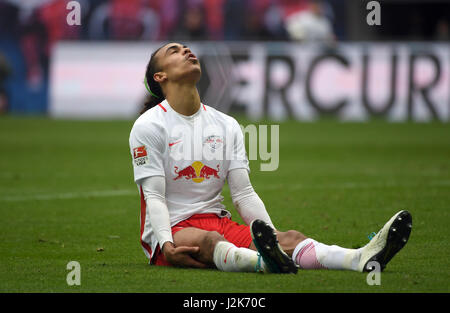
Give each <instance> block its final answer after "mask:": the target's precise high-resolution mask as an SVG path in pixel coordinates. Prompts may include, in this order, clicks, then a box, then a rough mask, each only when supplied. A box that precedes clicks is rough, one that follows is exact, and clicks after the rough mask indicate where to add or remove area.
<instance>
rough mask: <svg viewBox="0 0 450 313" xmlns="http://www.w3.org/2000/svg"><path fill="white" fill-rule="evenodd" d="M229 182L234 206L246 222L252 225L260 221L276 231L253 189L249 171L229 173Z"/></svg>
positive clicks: (242, 169) (242, 170)
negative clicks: (254, 221)
mask: <svg viewBox="0 0 450 313" xmlns="http://www.w3.org/2000/svg"><path fill="white" fill-rule="evenodd" d="M227 180H228V185H229V187H230V194H231V199H232V201H233V204H234V206H235V208H236V210H237V211H238V213H239V215H240V216H241V217H242V219H243V220H244V222H245V223H246V224H247V225H250V223H251V222H252V221H253V220H255V219H260V220H263V221H264V222H266V223H268V224H269V225H271V226H272V227H273V228H274V229H275V227H274V226H273V223H272V221H271V219H270V216H269V214H268V213H267V210H266V207H265V206H264V203H263V202H262V200H261V198H260V197H259V196H258V194H257V193H256V192H255V190H254V189H253V186H252V184H251V182H250V177H249V175H248V171H247V170H246V169H245V168H236V169H233V170H231V171H229V172H228V177H227Z"/></svg>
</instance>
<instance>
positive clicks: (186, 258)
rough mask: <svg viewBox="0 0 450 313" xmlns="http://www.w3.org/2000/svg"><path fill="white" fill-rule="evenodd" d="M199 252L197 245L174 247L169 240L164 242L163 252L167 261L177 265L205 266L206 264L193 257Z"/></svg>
mask: <svg viewBox="0 0 450 313" xmlns="http://www.w3.org/2000/svg"><path fill="white" fill-rule="evenodd" d="M199 252H200V248H199V247H187V246H182V247H175V245H174V244H173V243H171V242H166V243H164V247H163V253H164V256H165V257H166V260H167V262H169V263H170V264H172V265H173V266H179V267H197V268H206V267H207V265H206V264H204V263H202V262H199V261H197V260H196V259H195V258H194V257H195V256H196V255H198V253H199Z"/></svg>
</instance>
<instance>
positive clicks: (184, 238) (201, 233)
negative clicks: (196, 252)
mask: <svg viewBox="0 0 450 313" xmlns="http://www.w3.org/2000/svg"><path fill="white" fill-rule="evenodd" d="M220 240H225V238H224V237H223V236H222V235H220V234H219V233H218V232H216V231H207V230H204V229H200V228H195V227H186V228H183V229H181V230H179V231H177V232H176V233H175V234H174V235H173V241H174V244H175V246H178V247H180V246H188V247H200V251H201V252H204V253H207V254H211V253H212V252H213V251H212V250H214V246H215V244H216V243H217V242H218V241H220ZM205 250H206V251H205Z"/></svg>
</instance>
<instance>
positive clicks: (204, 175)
mask: <svg viewBox="0 0 450 313" xmlns="http://www.w3.org/2000/svg"><path fill="white" fill-rule="evenodd" d="M175 174H177V175H178V176H177V177H175V178H174V179H173V180H177V179H180V178H182V177H184V178H185V179H192V181H193V182H194V183H201V182H202V181H204V180H205V179H210V177H215V178H220V177H219V164H217V170H215V169H213V168H211V167H209V166H207V165H205V164H203V163H202V162H200V161H195V162H194V163H192V164H191V165H189V166H188V167H185V168H184V169H182V170H178V166H175Z"/></svg>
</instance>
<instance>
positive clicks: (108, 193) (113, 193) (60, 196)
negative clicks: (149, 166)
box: [0, 180, 450, 202]
mask: <svg viewBox="0 0 450 313" xmlns="http://www.w3.org/2000/svg"><path fill="white" fill-rule="evenodd" d="M392 187H402V188H411V187H450V180H441V181H433V182H428V183H420V184H408V183H397V182H378V183H375V182H373V183H367V182H343V183H340V184H326V183H325V184H299V183H296V184H286V185H280V184H265V185H260V186H257V187H255V190H256V192H258V191H270V190H279V191H281V192H282V191H296V190H302V189H303V190H307V189H367V188H392ZM123 196H139V192H138V190H131V189H119V190H97V191H85V192H67V193H54V194H35V195H30V194H28V195H15V196H6V197H5V196H0V201H6V202H19V201H32V200H41V201H42V200H67V199H80V198H102V197H123Z"/></svg>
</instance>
